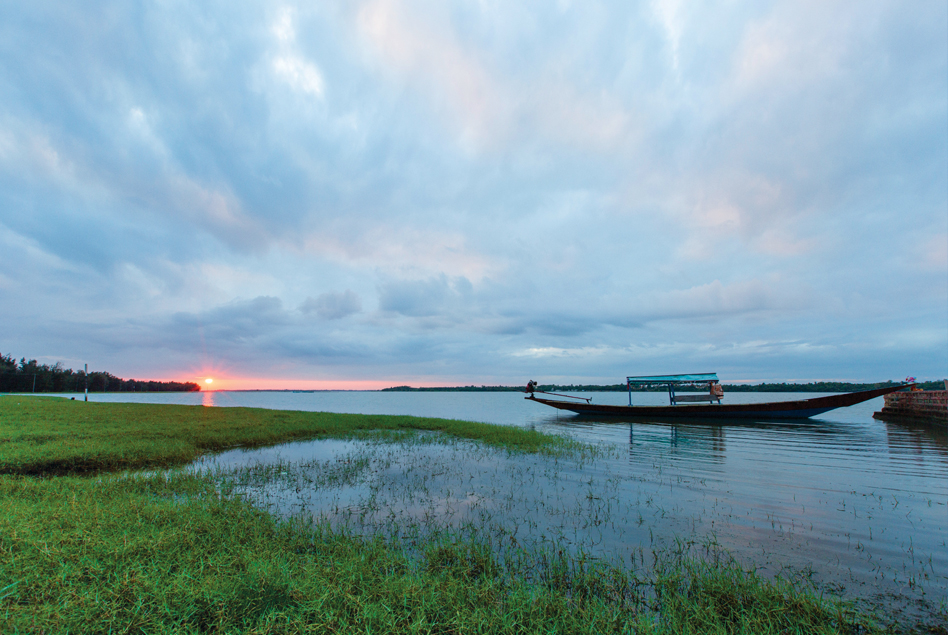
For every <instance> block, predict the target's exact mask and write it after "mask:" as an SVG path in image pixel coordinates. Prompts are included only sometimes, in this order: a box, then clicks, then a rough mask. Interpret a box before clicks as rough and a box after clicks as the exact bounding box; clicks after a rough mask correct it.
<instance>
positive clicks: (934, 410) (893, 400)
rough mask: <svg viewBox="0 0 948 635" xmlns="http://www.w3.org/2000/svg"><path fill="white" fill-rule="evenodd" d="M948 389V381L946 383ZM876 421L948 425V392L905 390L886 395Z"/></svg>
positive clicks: (875, 416) (875, 415)
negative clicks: (886, 420)
mask: <svg viewBox="0 0 948 635" xmlns="http://www.w3.org/2000/svg"><path fill="white" fill-rule="evenodd" d="M945 385H946V388H948V381H946V382H945ZM872 416H873V417H874V418H876V419H888V420H891V421H906V422H912V423H916V422H917V423H933V424H942V425H948V390H905V391H899V392H890V393H889V394H888V395H885V405H884V406H883V407H882V410H880V411H879V412H877V413H875V414H873V415H872Z"/></svg>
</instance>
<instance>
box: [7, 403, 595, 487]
mask: <svg viewBox="0 0 948 635" xmlns="http://www.w3.org/2000/svg"><path fill="white" fill-rule="evenodd" d="M369 430H429V431H435V432H443V433H446V434H450V435H452V436H455V437H459V438H463V439H472V440H477V441H481V442H483V443H486V444H488V445H492V446H495V447H503V448H508V449H511V450H518V451H524V452H540V453H547V454H556V453H562V452H572V451H583V449H584V446H582V444H579V443H575V442H573V441H570V440H568V439H563V438H561V437H557V436H553V435H548V434H541V433H539V432H536V431H533V430H526V429H521V428H513V427H509V426H497V425H490V424H486V423H472V422H469V421H455V420H451V419H429V418H424V417H408V416H392V415H352V414H336V413H328V412H297V411H288V410H265V409H262V408H205V407H203V406H178V405H165V404H161V405H156V404H140V403H87V402H82V401H72V400H68V399H60V398H56V397H27V396H22V395H11V396H4V397H0V444H2V445H0V448H2V452H0V474H34V475H39V474H65V473H86V472H97V471H103V470H122V469H139V468H150V467H171V466H175V465H183V464H185V463H188V462H190V461H192V460H194V459H195V458H196V457H198V456H200V455H202V454H206V453H208V452H214V451H218V450H222V449H224V448H229V447H234V446H242V447H252V446H260V445H272V444H275V443H281V442H285V441H293V440H297V439H314V438H323V437H344V436H351V435H353V434H358V433H359V432H363V431H369Z"/></svg>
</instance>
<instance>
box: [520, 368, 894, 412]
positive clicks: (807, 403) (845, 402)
mask: <svg viewBox="0 0 948 635" xmlns="http://www.w3.org/2000/svg"><path fill="white" fill-rule="evenodd" d="M626 381H627V384H628V387H629V405H628V406H608V405H600V404H594V403H592V400H591V399H588V398H585V397H571V396H569V395H556V396H560V397H569V398H571V399H577V401H560V400H556V399H545V398H542V397H537V396H536V395H535V394H534V393H536V392H539V393H540V394H552V393H543V392H542V391H539V390H536V389H535V386H536V384H535V383H534V382H531V383H530V384H528V387H527V392H529V393H530V394H529V396H527V397H526V399H529V400H531V401H535V402H537V403H541V404H544V405H546V406H551V407H553V408H557V409H559V410H568V411H570V412H574V413H576V414H578V415H594V416H597V417H657V418H662V419H664V418H675V419H677V418H692V419H695V418H701V419H805V418H808V417H815V416H816V415H820V414H823V413H824V412H828V411H830V410H835V409H836V408H845V407H846V406H853V405H855V404H857V403H862V402H863V401H868V400H870V399H875V398H876V397H881V396H882V395H886V394H889V393H892V392H895V391H897V390H904V389H905V388H908V387H910V386H911V385H912V384H899V385H895V386H889V387H886V388H878V389H875V390H861V391H859V392H849V393H843V394H839V395H829V396H827V397H815V398H813V399H801V400H797V401H772V402H768V403H746V404H722V403H721V402H720V400H721V398H722V397H723V391H721V390H720V384H718V378H717V375H716V374H714V373H701V374H695V375H653V376H647V377H628V378H627V379H626ZM633 386H664V387H667V389H668V394H669V402H670V403H669V405H667V406H634V405H632V387H633ZM685 386H691V387H695V386H701V387H704V386H706V387H707V388H708V392H707V393H700V394H697V395H695V394H685V395H679V394H676V393H675V389H676V388H681V387H685ZM531 388H533V390H531ZM699 401H707V402H708V403H707V404H700V405H698V404H696V405H687V406H682V405H679V404H681V403H695V402H699ZM715 401H717V403H714V402H715Z"/></svg>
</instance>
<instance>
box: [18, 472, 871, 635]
mask: <svg viewBox="0 0 948 635" xmlns="http://www.w3.org/2000/svg"><path fill="white" fill-rule="evenodd" d="M0 553H2V557H0V580H2V582H0V588H2V589H3V590H2V591H0V596H2V599H0V631H2V632H4V633H12V632H23V633H27V632H29V633H34V632H47V633H51V632H57V633H58V632H61V633H65V632H75V633H95V632H116V633H123V632H124V633H165V632H168V633H170V632H181V633H189V632H194V633H197V632H248V633H284V632H289V633H296V632H299V633H302V632H314V633H386V632H397V633H534V632H550V633H622V632H640V633H755V634H766V633H849V632H857V631H856V626H855V625H856V624H858V620H856V619H855V618H854V617H853V616H852V615H850V614H847V613H846V612H845V611H841V610H839V609H837V608H835V607H833V606H832V605H829V604H826V603H823V602H821V601H819V600H818V599H817V598H816V597H815V596H813V595H812V593H809V592H807V591H805V590H804V591H801V590H798V589H793V588H792V587H790V586H789V585H787V584H774V583H769V582H766V581H764V580H761V579H759V578H757V577H755V576H754V575H753V574H749V573H746V572H744V571H743V570H741V569H740V567H739V566H737V565H736V563H734V562H728V563H726V564H723V565H717V566H713V567H710V568H709V569H707V570H696V569H694V567H695V566H698V565H694V564H689V563H690V562H691V561H690V560H688V559H687V558H684V559H681V560H675V559H674V558H672V557H669V558H668V560H667V561H666V566H665V568H664V569H663V570H662V571H661V572H660V573H659V575H658V577H657V578H656V580H655V581H652V582H649V583H645V582H642V581H640V580H638V579H636V578H635V577H634V576H632V575H630V574H628V573H627V572H624V571H621V570H619V569H617V568H614V567H609V566H607V565H597V564H589V563H586V562H583V561H581V560H579V559H577V558H570V557H568V556H563V555H562V554H555V553H545V552H544V553H540V554H536V553H532V554H528V555H526V556H524V557H523V558H521V559H520V560H516V561H514V560H510V559H508V560H506V561H505V562H504V563H501V562H500V561H498V560H497V559H496V558H495V557H494V552H493V550H492V549H490V548H489V546H486V545H485V544H483V543H479V542H477V541H473V540H469V541H457V540H452V537H451V535H450V534H443V535H441V536H440V537H439V538H435V539H432V540H431V542H430V543H429V544H427V545H424V546H423V549H422V553H421V555H420V556H418V555H414V556H412V555H409V554H408V553H407V552H406V551H405V550H403V549H401V548H400V547H399V546H398V545H395V544H391V543H387V542H385V541H383V540H381V539H371V538H358V537H354V536H351V535H346V534H345V533H336V532H333V531H331V530H329V529H328V528H327V527H326V526H321V525H318V524H307V523H302V522H278V521H276V520H275V519H274V518H272V517H271V516H269V515H267V514H266V513H264V512H261V511H259V510H256V509H254V508H253V507H251V506H250V505H249V504H247V503H246V502H244V501H241V500H239V499H234V498H228V497H221V496H220V495H219V494H218V492H217V490H216V489H215V488H214V487H213V486H212V484H211V483H210V482H209V481H206V480H203V479H200V478H196V477H193V476H186V475H176V476H171V477H169V478H165V477H164V476H149V477H132V478H122V477H115V476H112V477H106V478H100V479H92V478H82V477H59V478H54V479H35V478H30V477H21V476H5V477H0ZM689 566H690V567H692V568H689ZM649 591H657V597H653V598H650V597H649V596H650V595H655V593H649ZM858 632H865V631H858Z"/></svg>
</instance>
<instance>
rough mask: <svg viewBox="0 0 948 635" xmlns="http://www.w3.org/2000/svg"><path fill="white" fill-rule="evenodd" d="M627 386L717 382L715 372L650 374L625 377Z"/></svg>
mask: <svg viewBox="0 0 948 635" xmlns="http://www.w3.org/2000/svg"><path fill="white" fill-rule="evenodd" d="M626 381H627V382H628V384H629V386H634V385H643V384H673V385H681V384H708V383H715V384H716V383H718V374H717V373H697V374H692V375H651V376H645V377H626Z"/></svg>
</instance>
